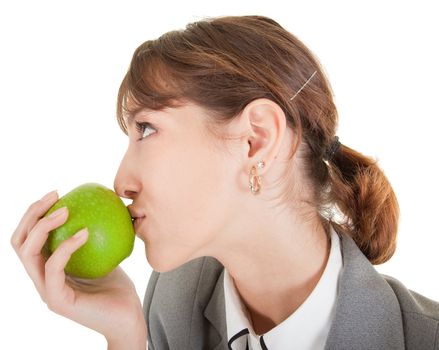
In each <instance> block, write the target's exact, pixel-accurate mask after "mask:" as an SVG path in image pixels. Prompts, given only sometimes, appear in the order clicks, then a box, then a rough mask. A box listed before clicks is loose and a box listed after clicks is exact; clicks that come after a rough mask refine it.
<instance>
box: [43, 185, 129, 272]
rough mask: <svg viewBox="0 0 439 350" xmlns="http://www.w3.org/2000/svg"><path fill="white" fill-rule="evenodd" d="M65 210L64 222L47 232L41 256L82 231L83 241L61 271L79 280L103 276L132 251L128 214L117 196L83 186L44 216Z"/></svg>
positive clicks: (101, 186)
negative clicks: (65, 218)
mask: <svg viewBox="0 0 439 350" xmlns="http://www.w3.org/2000/svg"><path fill="white" fill-rule="evenodd" d="M64 206H66V207H67V208H68V218H67V220H66V222H65V223H64V224H63V225H61V226H60V227H57V228H56V229H54V230H52V231H50V233H49V236H48V239H47V241H46V243H45V245H44V247H43V250H42V253H43V255H44V256H45V257H46V258H48V257H49V256H50V255H51V254H52V253H53V252H54V251H55V249H56V248H57V247H58V246H59V245H60V244H61V243H62V242H63V241H64V240H65V239H67V238H69V237H71V236H73V235H74V234H75V233H76V232H78V231H79V230H81V229H83V228H85V227H86V228H87V230H88V239H87V241H86V242H85V243H84V244H83V245H82V246H81V247H80V248H79V249H78V250H76V251H75V252H74V253H73V254H72V256H71V257H70V260H69V261H68V263H67V265H66V267H65V269H64V271H65V272H66V273H67V274H69V275H71V276H76V277H80V278H98V277H102V276H105V275H107V274H108V273H109V272H111V271H112V270H113V269H114V268H116V267H117V266H118V265H119V264H120V263H121V262H122V260H124V259H125V258H127V257H128V256H129V255H131V253H132V251H133V247H134V238H135V233H134V227H133V223H132V220H131V215H130V212H129V211H128V208H127V207H126V206H125V204H124V203H123V202H122V200H121V199H120V198H119V196H118V195H117V194H116V193H115V192H114V191H112V190H110V189H108V188H106V187H105V186H103V185H100V184H97V183H86V184H83V185H81V186H79V187H76V188H75V189H73V190H72V191H71V192H69V193H67V194H66V195H65V196H63V197H61V198H60V199H59V200H58V201H57V202H56V203H55V204H54V205H53V206H52V207H51V208H50V209H49V210H48V211H47V212H46V213H45V214H44V216H48V215H50V213H52V212H53V211H55V210H56V209H59V208H61V207H64Z"/></svg>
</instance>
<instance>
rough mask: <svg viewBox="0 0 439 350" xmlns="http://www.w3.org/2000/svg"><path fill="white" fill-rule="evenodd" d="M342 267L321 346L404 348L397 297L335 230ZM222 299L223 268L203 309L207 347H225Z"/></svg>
mask: <svg viewBox="0 0 439 350" xmlns="http://www.w3.org/2000/svg"><path fill="white" fill-rule="evenodd" d="M339 236H340V243H341V246H342V249H341V250H342V256H343V267H342V271H341V274H340V279H339V285H338V295H337V302H336V306H335V315H334V319H333V321H332V324H331V328H330V331H329V334H328V338H327V341H326V344H325V350H332V349H337V350H338V349H386V350H387V349H389V350H390V349H404V333H403V324H402V316H401V311H400V307H399V302H398V299H397V298H396V296H395V294H394V292H393V290H392V288H391V287H390V286H389V285H388V284H387V282H386V281H385V279H384V278H383V277H382V276H381V275H380V274H379V273H378V272H377V271H376V270H375V268H374V267H373V265H372V264H371V263H370V262H369V260H367V258H366V257H365V256H364V254H363V253H362V252H361V251H360V249H359V248H358V247H357V245H356V244H355V242H354V241H353V239H352V238H351V237H349V236H347V235H344V234H341V235H340V234H339ZM225 313H226V310H225V303H224V268H223V271H222V273H221V274H220V276H219V278H218V280H217V283H216V285H215V289H214V291H213V293H212V296H211V298H210V300H209V301H208V303H207V306H206V308H205V309H204V316H205V317H206V318H207V319H208V320H209V322H210V323H211V325H212V329H210V330H209V335H208V342H209V344H207V345H208V348H209V349H212V350H220V349H228V346H227V325H226V315H225Z"/></svg>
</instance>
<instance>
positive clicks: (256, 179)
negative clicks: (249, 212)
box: [249, 160, 265, 194]
mask: <svg viewBox="0 0 439 350" xmlns="http://www.w3.org/2000/svg"><path fill="white" fill-rule="evenodd" d="M256 166H257V168H258V169H262V168H263V167H264V166H265V163H264V161H263V160H260V161H259V162H258V163H257V165H256ZM249 187H250V190H251V191H252V193H253V194H258V193H259V191H260V189H261V177H260V176H259V175H258V173H257V170H256V167H255V166H254V165H253V166H252V168H251V170H250V178H249Z"/></svg>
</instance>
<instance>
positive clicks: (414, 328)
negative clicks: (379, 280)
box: [382, 274, 439, 350]
mask: <svg viewBox="0 0 439 350" xmlns="http://www.w3.org/2000/svg"><path fill="white" fill-rule="evenodd" d="M382 276H383V277H384V279H385V280H386V281H387V283H388V284H389V286H390V287H391V288H392V289H393V291H394V293H395V295H396V297H397V299H398V302H399V305H400V308H401V314H402V318H403V320H404V333H405V338H406V344H407V348H408V349H411V348H412V347H413V348H414V349H434V350H439V302H437V301H435V300H432V299H429V298H427V297H425V296H423V295H421V294H419V293H417V292H415V291H413V290H410V289H408V288H407V287H406V286H405V285H404V284H403V283H401V281H399V280H398V279H396V278H394V277H392V276H388V275H384V274H382Z"/></svg>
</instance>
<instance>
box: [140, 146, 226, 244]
mask: <svg viewBox="0 0 439 350" xmlns="http://www.w3.org/2000/svg"><path fill="white" fill-rule="evenodd" d="M194 148H195V149H191V148H190V147H186V148H185V149H184V150H176V151H175V152H174V153H172V154H171V153H170V152H167V153H166V154H162V156H163V157H162V156H160V157H158V158H160V159H157V162H156V164H157V165H156V166H155V168H153V169H151V171H146V172H145V173H146V174H148V179H145V183H144V186H145V189H146V193H148V197H149V198H150V201H151V211H152V213H151V214H152V215H154V216H155V218H156V220H154V221H155V223H156V224H157V225H160V227H156V228H157V229H159V230H160V240H162V239H166V240H167V241H168V243H169V244H171V245H176V246H180V247H181V246H191V247H194V248H195V247H197V246H200V245H202V244H203V242H204V243H205V242H207V241H208V240H209V239H210V236H212V234H214V233H215V232H216V228H217V227H218V220H221V213H224V200H225V198H224V197H225V196H226V193H225V192H224V191H225V190H227V189H225V188H224V183H225V181H224V178H223V174H222V172H223V170H224V169H223V167H222V165H221V164H220V163H219V161H218V160H216V159H215V155H212V154H211V153H208V152H207V151H204V152H203V151H200V149H203V148H202V147H194ZM174 248H175V247H174Z"/></svg>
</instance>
